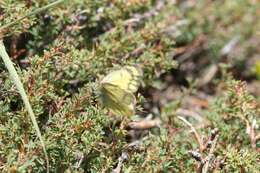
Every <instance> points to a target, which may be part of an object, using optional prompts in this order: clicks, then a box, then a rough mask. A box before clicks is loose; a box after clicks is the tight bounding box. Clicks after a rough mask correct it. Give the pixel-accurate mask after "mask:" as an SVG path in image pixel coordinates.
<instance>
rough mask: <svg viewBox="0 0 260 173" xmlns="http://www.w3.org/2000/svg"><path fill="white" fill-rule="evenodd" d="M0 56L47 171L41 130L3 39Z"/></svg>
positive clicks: (47, 163) (47, 160) (46, 155)
mask: <svg viewBox="0 0 260 173" xmlns="http://www.w3.org/2000/svg"><path fill="white" fill-rule="evenodd" d="M0 56H1V57H2V60H3V61H4V64H5V66H6V68H7V70H8V72H9V74H10V77H11V79H12V80H13V82H14V84H15V86H16V88H17V90H18V92H19V94H20V95H21V97H22V100H23V102H24V105H25V108H26V109H27V111H28V113H29V116H30V118H31V120H32V123H33V127H34V129H35V131H36V135H37V136H38V138H39V139H40V143H41V145H42V148H43V152H44V155H45V159H46V168H47V172H49V159H48V154H47V151H46V147H45V144H44V141H43V139H42V135H41V131H40V129H39V126H38V124H37V121H36V118H35V115H34V113H33V110H32V107H31V104H30V102H29V99H28V97H27V95H26V92H25V90H24V87H23V84H22V82H21V80H20V78H19V76H18V74H17V72H16V70H15V68H14V65H13V63H12V61H11V60H10V58H9V56H8V54H7V52H6V50H5V46H4V44H3V41H2V40H0Z"/></svg>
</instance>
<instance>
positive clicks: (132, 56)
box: [0, 0, 260, 173]
mask: <svg viewBox="0 0 260 173" xmlns="http://www.w3.org/2000/svg"><path fill="white" fill-rule="evenodd" d="M50 2H52V1H48V0H42V1H37V0H31V1H22V0H21V1H16V0H3V1H1V2H0V21H1V22H0V24H1V26H3V25H5V24H7V23H9V22H11V21H14V20H17V19H18V18H19V17H21V16H23V15H25V14H27V13H29V12H31V11H33V10H35V9H37V8H39V7H42V6H44V5H47V4H49V3H50ZM188 2H189V3H186V4H185V3H180V2H178V3H174V1H171V0H166V1H154V0H129V1H124V0H114V1H110V0H70V1H64V3H62V4H60V5H59V6H57V7H54V8H52V9H49V10H47V11H46V12H42V13H40V14H37V15H36V16H32V17H29V18H25V19H24V20H22V21H21V22H19V23H17V24H16V25H14V26H12V27H10V28H8V29H6V30H4V31H1V32H2V33H1V34H0V35H3V37H4V43H5V45H6V47H7V48H8V52H9V54H10V55H11V57H12V56H13V57H14V56H15V55H16V54H17V53H18V51H17V50H19V49H24V50H25V51H26V54H24V56H20V57H19V58H20V59H15V58H14V59H13V61H14V62H15V63H16V66H17V68H18V69H19V70H18V71H19V75H20V77H21V79H22V81H23V84H24V86H25V87H26V90H27V94H28V96H29V99H30V102H31V104H32V107H33V110H34V112H35V114H36V117H37V120H38V123H39V125H40V128H41V131H42V133H43V137H44V140H45V143H46V147H47V152H48V154H49V158H50V165H51V172H111V171H112V170H113V169H114V168H115V167H116V165H117V162H118V158H119V157H120V155H121V154H122V152H127V153H128V157H129V159H128V160H127V161H126V162H124V164H123V168H122V171H123V172H195V171H196V164H197V162H196V161H195V160H194V159H193V158H192V157H191V156H190V155H189V153H188V151H189V150H193V149H195V148H196V147H198V145H197V143H196V141H195V139H192V138H191V136H190V134H189V132H188V129H187V128H183V123H181V122H180V121H179V120H178V119H177V118H176V113H175V111H176V109H177V108H176V105H175V104H173V105H174V106H171V105H166V106H168V108H167V110H168V109H169V110H170V113H169V110H168V112H167V111H166V112H164V111H162V112H161V114H162V116H163V117H164V119H163V120H164V122H163V125H162V126H161V127H160V130H159V131H160V132H158V131H157V130H156V129H154V130H151V131H149V132H148V134H147V135H146V137H145V140H144V141H143V142H141V144H140V146H139V147H138V148H137V149H129V148H128V147H127V146H128V143H129V141H128V140H127V132H126V130H122V129H120V128H119V127H118V126H115V125H114V124H113V121H114V118H113V117H109V116H107V115H106V111H105V110H104V109H103V108H101V107H100V105H99V104H98V99H97V97H98V87H99V86H98V85H99V80H100V79H101V78H102V77H103V76H104V75H105V74H107V73H108V72H109V71H111V70H112V69H116V68H119V67H120V66H123V65H129V64H130V65H131V64H140V65H141V66H142V67H143V71H144V83H143V86H142V90H146V89H148V88H149V87H151V86H153V85H154V81H156V80H158V79H160V75H161V74H165V73H167V72H169V71H170V70H172V69H174V68H177V62H176V61H175V60H174V59H173V55H175V53H176V50H177V48H178V47H180V46H182V45H187V44H189V43H191V42H192V41H194V40H195V39H196V38H197V37H199V36H201V35H204V36H206V37H207V39H208V45H207V48H206V52H205V57H206V58H208V59H210V60H209V61H210V62H217V63H221V62H219V61H220V60H219V59H220V50H221V48H222V47H223V46H224V44H225V43H226V42H227V41H228V40H230V39H231V38H233V37H234V36H237V35H238V36H239V37H240V38H241V42H242V43H241V44H242V45H243V44H245V46H244V47H243V50H244V51H242V52H239V55H238V56H239V57H240V60H239V61H238V62H237V61H236V62H233V63H232V64H230V67H238V66H239V65H241V62H243V61H244V60H245V59H246V57H248V56H249V55H252V54H254V52H255V51H254V49H255V47H254V46H252V45H251V46H246V45H248V40H250V38H252V37H255V36H256V35H257V32H258V34H259V22H256V21H257V20H256V19H257V16H258V14H259V13H257V9H259V4H257V3H255V4H254V2H253V1H250V0H248V1H245V0H237V1H228V0H226V1H225V0H220V1H208V0H199V1H197V2H196V3H195V5H194V4H193V5H192V4H190V3H192V2H193V1H188ZM258 17H259V16H258ZM245 26H248V27H245ZM13 45H17V47H13ZM19 46H20V47H19ZM23 59H24V61H22V62H24V63H21V60H23ZM179 65H181V64H179ZM239 67H240V66H239ZM242 69H243V67H242ZM223 71H225V69H224V68H223ZM183 75H184V74H183ZM216 83H217V85H218V86H219V87H220V88H221V89H220V90H221V92H220V93H219V95H218V96H217V97H216V98H215V99H214V100H215V101H214V102H212V103H211V104H210V107H209V108H208V109H206V110H205V111H204V112H203V116H204V117H205V118H207V119H208V120H209V122H210V123H209V124H210V125H209V127H207V128H203V129H200V130H199V132H200V133H201V134H203V135H205V136H208V135H209V134H210V129H211V128H218V129H219V135H220V137H219V143H218V145H217V148H216V151H215V155H216V156H217V157H218V158H219V159H220V160H223V161H224V164H223V165H222V167H221V169H218V170H215V172H250V173H253V172H255V173H256V172H258V171H259V170H260V167H259V153H258V152H257V150H256V149H253V148H252V147H251V145H250V139H249V137H248V135H247V134H246V121H245V120H249V121H253V120H256V121H257V123H258V124H259V115H260V109H259V99H258V100H257V99H256V98H254V97H253V96H251V95H250V94H249V93H248V92H247V90H246V87H245V86H244V84H243V83H242V82H239V81H235V80H233V79H232V77H230V74H229V73H225V72H223V75H222V77H221V78H219V79H218V80H216ZM238 89H239V91H240V90H241V94H240V95H237V91H238ZM140 101H141V100H140ZM176 102H178V101H176ZM177 105H178V104H177ZM177 107H178V106H177ZM241 107H243V109H242V110H241ZM162 110H165V109H164V108H162ZM129 119H130V118H129ZM173 129H175V130H176V129H177V130H176V132H174V134H172V130H173ZM257 130H259V129H257ZM258 147H259V142H258V143H257V148H258ZM205 154H207V153H205ZM45 169H46V168H45V159H44V154H43V152H42V148H41V145H40V143H39V141H38V139H37V138H36V136H35V133H34V131H33V128H32V125H31V122H30V120H29V118H28V116H27V112H26V110H25V109H24V107H23V103H22V101H21V99H20V97H19V94H18V93H17V91H16V89H15V87H14V85H13V83H12V81H11V80H10V79H9V76H8V73H7V71H6V69H5V68H4V65H3V63H2V62H0V171H1V172H45Z"/></svg>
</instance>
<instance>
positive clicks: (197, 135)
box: [178, 116, 206, 153]
mask: <svg viewBox="0 0 260 173" xmlns="http://www.w3.org/2000/svg"><path fill="white" fill-rule="evenodd" d="M178 118H179V119H180V120H182V121H183V122H184V123H185V124H187V125H188V126H189V127H190V129H191V132H192V133H193V135H194V137H195V139H196V141H197V142H198V144H199V149H200V152H201V153H202V152H203V151H204V150H205V148H206V147H205V146H204V144H203V141H202V139H201V137H200V135H199V133H198V132H197V130H196V129H195V128H194V127H193V125H192V124H191V123H190V122H188V121H187V120H186V119H185V118H183V117H180V116H178Z"/></svg>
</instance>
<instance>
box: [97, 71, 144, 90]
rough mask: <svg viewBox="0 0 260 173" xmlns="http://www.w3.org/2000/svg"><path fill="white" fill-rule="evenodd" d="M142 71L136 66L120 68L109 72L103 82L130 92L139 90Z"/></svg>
mask: <svg viewBox="0 0 260 173" xmlns="http://www.w3.org/2000/svg"><path fill="white" fill-rule="evenodd" d="M141 77H142V72H141V70H139V69H138V68H136V67H133V66H126V67H124V68H122V69H120V70H117V71H114V72H111V73H109V74H108V75H107V76H106V77H105V78H104V79H103V80H102V81H101V84H111V85H114V86H117V87H118V88H121V89H122V90H125V91H127V92H130V93H134V92H136V91H137V89H138V87H139V85H140V80H141Z"/></svg>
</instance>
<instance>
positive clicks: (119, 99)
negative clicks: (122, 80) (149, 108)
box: [101, 84, 136, 116]
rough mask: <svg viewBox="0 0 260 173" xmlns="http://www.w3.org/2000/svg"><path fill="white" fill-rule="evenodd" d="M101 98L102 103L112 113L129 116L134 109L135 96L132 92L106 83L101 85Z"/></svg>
mask: <svg viewBox="0 0 260 173" xmlns="http://www.w3.org/2000/svg"><path fill="white" fill-rule="evenodd" d="M101 93H102V95H101V98H102V102H103V105H104V106H105V107H107V108H109V109H110V110H111V111H112V112H113V113H114V114H118V115H126V116H131V115H133V114H134V110H135V102H136V101H135V97H134V95H133V94H132V93H128V92H125V91H124V90H122V89H120V88H118V87H116V86H114V85H111V84H106V85H104V86H102V89H101Z"/></svg>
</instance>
